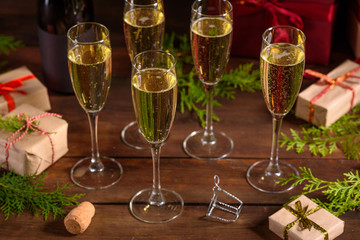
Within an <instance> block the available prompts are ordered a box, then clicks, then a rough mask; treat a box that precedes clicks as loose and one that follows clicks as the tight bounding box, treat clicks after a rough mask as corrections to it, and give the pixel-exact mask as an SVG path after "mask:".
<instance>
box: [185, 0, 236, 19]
mask: <svg viewBox="0 0 360 240" xmlns="http://www.w3.org/2000/svg"><path fill="white" fill-rule="evenodd" d="M199 2H200V0H196V1H194V2H193V4H192V5H191V10H192V11H193V12H195V13H199V12H198V10H197V8H195V5H196V3H199ZM224 2H226V3H227V4H228V6H229V7H230V9H229V11H227V12H225V13H223V14H203V13H199V14H201V15H203V16H205V17H206V16H212V17H213V16H218V17H225V16H226V15H229V14H230V13H231V12H232V11H233V6H232V4H231V2H230V1H228V0H225V1H224Z"/></svg>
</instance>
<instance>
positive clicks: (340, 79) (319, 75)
mask: <svg viewBox="0 0 360 240" xmlns="http://www.w3.org/2000/svg"><path fill="white" fill-rule="evenodd" d="M359 70H360V66H358V67H356V68H354V69H353V70H351V71H350V72H348V73H346V74H344V75H342V76H340V77H337V78H336V79H333V78H331V77H329V76H327V75H325V74H322V73H319V72H316V71H313V70H310V69H306V70H305V72H304V75H305V76H306V75H310V76H313V77H317V78H320V81H321V80H323V81H324V82H325V83H326V84H329V86H327V87H326V88H325V89H324V90H322V91H321V92H320V93H319V94H318V95H316V96H315V97H314V98H313V99H312V100H311V101H310V103H309V122H310V123H312V122H313V118H314V104H315V102H316V101H317V100H319V99H320V98H321V97H322V96H324V95H325V93H327V92H328V91H330V90H331V89H333V88H334V86H335V85H338V86H340V87H342V88H345V89H348V90H350V91H351V92H352V98H351V103H350V110H351V109H352V108H353V106H354V98H355V90H354V89H353V88H352V87H350V86H348V85H346V84H344V83H342V82H343V81H345V80H346V79H348V78H349V77H353V78H359V79H360V77H358V76H354V75H353V74H354V73H356V72H357V71H359Z"/></svg>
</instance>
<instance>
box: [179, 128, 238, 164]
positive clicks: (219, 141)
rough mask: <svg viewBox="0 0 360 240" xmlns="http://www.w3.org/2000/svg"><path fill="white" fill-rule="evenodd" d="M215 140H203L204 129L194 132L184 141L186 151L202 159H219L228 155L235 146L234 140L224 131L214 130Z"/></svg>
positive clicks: (191, 155)
mask: <svg viewBox="0 0 360 240" xmlns="http://www.w3.org/2000/svg"><path fill="white" fill-rule="evenodd" d="M214 136H215V139H216V140H215V141H213V142H205V141H203V140H202V139H203V137H204V130H200V131H195V132H192V133H191V134H190V135H189V136H187V137H186V138H185V140H184V142H183V147H184V151H185V152H186V153H187V154H188V155H189V156H190V157H193V158H197V159H201V160H218V159H222V158H225V157H226V156H228V155H229V154H230V153H231V151H232V149H233V147H234V143H233V141H232V140H231V139H230V138H229V137H228V136H226V134H225V133H223V132H214Z"/></svg>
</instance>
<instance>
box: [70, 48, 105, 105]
mask: <svg viewBox="0 0 360 240" xmlns="http://www.w3.org/2000/svg"><path fill="white" fill-rule="evenodd" d="M68 62H69V68H70V77H71V81H72V84H73V88H74V92H75V95H76V97H77V99H78V101H79V103H80V105H81V106H82V107H83V108H84V110H85V111H88V112H98V111H100V110H101V109H102V108H103V106H104V104H105V101H106V98H107V95H108V92H109V88H110V82H111V49H110V48H108V47H106V46H103V45H79V46H75V47H74V48H72V49H70V50H69V52H68Z"/></svg>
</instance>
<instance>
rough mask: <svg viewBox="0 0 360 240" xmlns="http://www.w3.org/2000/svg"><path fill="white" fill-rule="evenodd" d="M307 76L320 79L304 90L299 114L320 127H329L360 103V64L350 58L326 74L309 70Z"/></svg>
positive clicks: (301, 95)
mask: <svg viewBox="0 0 360 240" xmlns="http://www.w3.org/2000/svg"><path fill="white" fill-rule="evenodd" d="M305 75H311V76H313V77H316V78H319V79H320V80H318V81H317V82H316V83H313V84H311V85H310V86H309V87H308V88H306V89H305V90H303V91H302V92H300V94H299V96H298V99H297V103H296V110H295V115H296V116H297V117H299V118H301V119H304V120H305V121H308V122H310V123H313V124H314V125H317V126H329V125H331V124H332V123H334V122H335V121H336V120H338V119H339V118H340V117H341V116H343V115H344V114H346V113H347V112H349V111H350V110H351V109H352V108H353V107H354V106H355V105H357V104H359V103H360V65H359V64H357V63H355V62H353V61H350V60H347V61H345V62H344V63H342V64H340V66H338V67H337V68H335V69H334V70H332V71H331V72H330V73H329V74H327V75H325V74H322V73H319V72H315V71H312V70H309V69H306V70H305Z"/></svg>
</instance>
